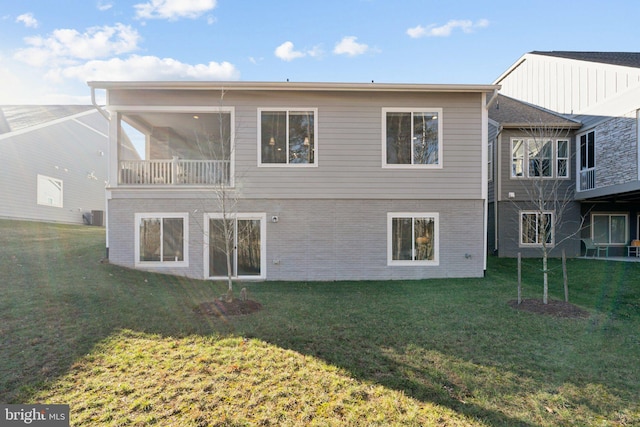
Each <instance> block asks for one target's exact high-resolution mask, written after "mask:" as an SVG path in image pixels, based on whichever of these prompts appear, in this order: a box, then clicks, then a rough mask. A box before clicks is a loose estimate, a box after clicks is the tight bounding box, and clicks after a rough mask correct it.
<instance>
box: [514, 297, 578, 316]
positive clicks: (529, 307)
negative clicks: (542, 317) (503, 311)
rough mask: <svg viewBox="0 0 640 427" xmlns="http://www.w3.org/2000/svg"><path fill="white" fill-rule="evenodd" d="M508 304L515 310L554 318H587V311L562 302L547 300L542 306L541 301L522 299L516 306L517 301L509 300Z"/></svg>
mask: <svg viewBox="0 0 640 427" xmlns="http://www.w3.org/2000/svg"><path fill="white" fill-rule="evenodd" d="M508 304H509V306H511V308H513V309H515V310H521V311H528V312H531V313H537V314H546V315H549V316H554V317H565V318H574V319H575V318H586V317H589V312H588V311H586V310H584V309H582V308H580V307H578V306H576V305H573V304H571V303H570V302H564V301H554V300H549V301H548V303H547V304H544V303H543V302H542V300H541V299H523V300H522V302H521V303H520V304H518V300H511V301H509V303H508Z"/></svg>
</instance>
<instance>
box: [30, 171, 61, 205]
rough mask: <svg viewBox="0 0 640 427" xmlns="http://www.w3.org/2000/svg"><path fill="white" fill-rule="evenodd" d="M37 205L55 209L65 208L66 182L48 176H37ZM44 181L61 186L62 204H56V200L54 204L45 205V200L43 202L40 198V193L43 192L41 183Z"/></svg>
mask: <svg viewBox="0 0 640 427" xmlns="http://www.w3.org/2000/svg"><path fill="white" fill-rule="evenodd" d="M36 180H37V181H36V191H37V194H36V203H37V204H38V205H40V206H49V207H54V208H62V207H64V182H63V181H62V180H61V179H58V178H53V177H50V176H47V175H40V174H37V178H36ZM42 180H46V181H50V182H53V183H55V184H59V186H60V203H56V202H55V200H53V203H45V202H44V201H43V200H41V198H40V196H41V194H40V192H41V190H42V189H41V188H40V181H42Z"/></svg>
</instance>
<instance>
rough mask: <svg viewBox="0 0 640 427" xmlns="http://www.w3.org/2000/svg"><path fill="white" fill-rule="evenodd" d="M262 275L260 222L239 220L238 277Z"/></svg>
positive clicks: (257, 220) (256, 220)
mask: <svg viewBox="0 0 640 427" xmlns="http://www.w3.org/2000/svg"><path fill="white" fill-rule="evenodd" d="M259 275H260V220H259V219H250V220H238V276H259Z"/></svg>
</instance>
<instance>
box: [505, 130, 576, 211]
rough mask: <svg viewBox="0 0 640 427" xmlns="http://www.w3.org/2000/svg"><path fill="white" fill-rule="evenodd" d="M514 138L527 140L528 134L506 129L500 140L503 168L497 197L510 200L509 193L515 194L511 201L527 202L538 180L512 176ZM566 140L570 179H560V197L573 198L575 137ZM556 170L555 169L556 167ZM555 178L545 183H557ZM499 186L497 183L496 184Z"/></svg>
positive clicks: (571, 136) (558, 192)
mask: <svg viewBox="0 0 640 427" xmlns="http://www.w3.org/2000/svg"><path fill="white" fill-rule="evenodd" d="M514 138H516V139H517V138H523V139H527V138H528V137H527V136H526V134H523V133H522V131H519V130H513V129H504V130H503V132H502V134H501V138H500V141H501V143H500V160H499V163H500V165H501V168H500V169H499V170H498V173H499V179H500V184H499V188H500V192H499V194H498V195H497V197H498V200H509V193H510V192H513V193H514V194H515V198H513V199H511V200H512V201H526V200H528V198H527V189H528V190H529V191H531V189H532V188H533V185H534V184H533V183H534V182H535V181H537V180H538V179H537V178H533V179H532V178H520V177H518V178H513V177H512V176H511V140H512V139H514ZM566 139H569V177H568V178H560V179H558V182H559V184H560V185H559V186H558V191H557V194H558V195H562V196H564V195H565V194H567V195H568V196H569V198H573V195H574V190H575V177H576V172H575V167H576V162H575V156H576V150H575V137H574V136H573V135H570V136H568V137H567V138H566ZM554 169H555V167H554ZM555 180H556V179H555V178H549V179H548V180H546V179H545V181H547V182H549V183H551V182H552V181H555ZM496 185H497V183H496Z"/></svg>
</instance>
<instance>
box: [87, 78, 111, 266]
mask: <svg viewBox="0 0 640 427" xmlns="http://www.w3.org/2000/svg"><path fill="white" fill-rule="evenodd" d="M91 105H93V106H94V107H95V108H96V110H98V112H99V113H100V114H101V115H102V117H104V118H105V119H107V121H108V122H111V115H110V114H109V112H107V111H105V110H104V109H103V108H102V107H100V106H99V105H98V103H97V102H96V88H94V87H93V86H91ZM108 128H109V133H110V131H111V126H108ZM110 162H111V135H109V142H108V144H107V182H106V184H105V189H104V227H105V259H107V260H108V259H109V200H110V199H111V191H109V189H108V188H109V185H110V183H111V176H110V175H111V165H110V164H109V163H110Z"/></svg>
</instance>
